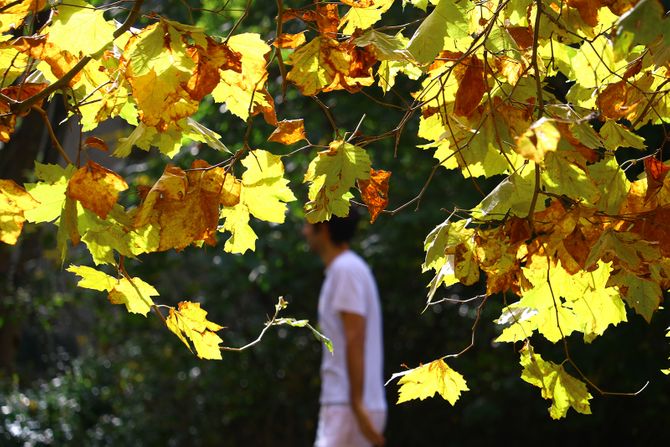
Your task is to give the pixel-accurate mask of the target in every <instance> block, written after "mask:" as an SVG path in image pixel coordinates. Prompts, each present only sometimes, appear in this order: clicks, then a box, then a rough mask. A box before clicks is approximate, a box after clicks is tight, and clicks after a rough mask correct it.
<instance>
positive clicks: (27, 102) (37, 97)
mask: <svg viewBox="0 0 670 447" xmlns="http://www.w3.org/2000/svg"><path fill="white" fill-rule="evenodd" d="M142 3H144V0H135V4H134V5H133V9H132V10H131V11H130V13H129V14H128V17H126V20H125V21H124V22H123V24H122V25H121V26H120V27H119V28H117V29H116V31H114V34H113V38H114V39H116V38H117V37H119V36H120V35H121V34H123V33H125V32H126V31H128V30H129V29H130V27H131V25H132V24H133V23H134V22H135V20H137V18H138V17H139V16H140V8H141V6H142ZM106 46H107V45H105V47H106ZM105 47H103V48H101V49H100V50H98V51H97V52H96V53H94V54H91V55H86V56H84V57H83V58H81V60H79V62H77V63H76V64H75V66H74V67H72V68H71V69H70V70H69V71H68V72H67V73H65V74H64V75H63V77H62V78H60V79H58V80H57V81H56V82H54V83H53V84H50V85H49V86H47V88H45V89H44V90H42V91H40V92H38V93H36V94H34V95H33V96H31V97H30V98H26V99H24V100H23V101H19V102H15V103H13V104H11V106H10V110H11V111H12V113H14V114H15V115H21V114H22V113H25V112H27V111H28V110H29V109H30V108H31V107H32V106H33V105H35V104H37V103H39V102H40V101H42V100H43V99H45V98H48V97H49V95H51V94H52V93H54V92H56V91H58V90H60V89H61V88H63V87H64V86H66V85H67V84H69V83H70V81H71V80H72V79H74V77H75V76H77V74H79V72H80V71H81V70H83V69H84V67H85V66H86V65H87V64H88V63H89V62H90V61H91V60H92V59H93V58H94V57H95V56H96V55H97V53H99V52H100V51H102V50H103V49H104V48H105Z"/></svg>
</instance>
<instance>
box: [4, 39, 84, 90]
mask: <svg viewBox="0 0 670 447" xmlns="http://www.w3.org/2000/svg"><path fill="white" fill-rule="evenodd" d="M47 39H48V38H47V36H46V35H43V36H31V37H19V38H18V39H16V41H15V42H14V48H15V49H16V50H17V51H20V52H22V53H26V54H28V55H30V57H32V58H35V59H38V60H41V61H44V62H46V63H47V64H48V65H49V67H50V68H51V71H52V72H53V74H54V76H56V77H57V78H62V77H63V76H64V75H65V74H66V73H67V72H68V71H70V69H71V68H72V67H74V66H75V65H76V64H77V62H79V59H77V58H76V57H75V56H74V55H73V54H72V53H70V52H69V51H67V50H64V49H62V48H59V47H57V46H55V45H54V44H52V43H51V42H48V40H47ZM81 73H82V72H79V73H77V74H76V75H75V76H74V77H73V78H72V80H71V81H70V83H69V85H70V86H74V85H75V84H76V83H77V82H78V81H79V79H80V78H81Z"/></svg>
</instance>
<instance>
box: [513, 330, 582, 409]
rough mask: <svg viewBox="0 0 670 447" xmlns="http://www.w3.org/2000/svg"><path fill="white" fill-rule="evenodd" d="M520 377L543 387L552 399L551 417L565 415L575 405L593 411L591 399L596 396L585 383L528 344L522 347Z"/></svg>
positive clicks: (545, 396) (547, 397)
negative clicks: (592, 394)
mask: <svg viewBox="0 0 670 447" xmlns="http://www.w3.org/2000/svg"><path fill="white" fill-rule="evenodd" d="M520 363H521V366H523V372H522V373H521V378H522V379H523V380H525V381H526V382H528V383H530V384H531V385H535V386H536V387H538V388H540V389H541V390H542V397H543V398H544V399H549V400H551V401H552V405H551V407H550V408H549V415H550V416H551V418H552V419H561V418H563V417H565V416H566V415H567V413H568V410H569V409H570V408H571V407H572V408H573V409H574V410H575V411H577V412H578V413H582V414H591V405H590V404H589V400H590V399H592V398H593V396H591V393H589V392H588V389H587V388H586V384H585V383H584V382H582V381H581V380H579V379H576V378H574V377H573V376H571V375H570V374H568V373H567V372H566V371H565V369H564V368H563V366H562V365H557V364H555V363H553V362H549V361H546V360H544V359H542V357H541V356H540V355H539V354H536V353H535V352H534V350H533V347H532V346H531V345H530V344H529V343H526V345H525V346H524V347H523V349H522V350H521V362H520Z"/></svg>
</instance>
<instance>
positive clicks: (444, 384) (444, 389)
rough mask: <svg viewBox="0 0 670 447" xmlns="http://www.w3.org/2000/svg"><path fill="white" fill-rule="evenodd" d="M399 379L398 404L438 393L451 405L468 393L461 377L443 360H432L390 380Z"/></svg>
mask: <svg viewBox="0 0 670 447" xmlns="http://www.w3.org/2000/svg"><path fill="white" fill-rule="evenodd" d="M397 377H400V380H399V381H398V384H399V385H401V386H400V389H399V390H398V393H399V396H398V402H396V403H398V404H401V403H403V402H407V401H409V400H412V399H420V400H424V399H426V398H427V397H433V396H434V395H435V393H439V394H440V396H442V398H443V399H445V400H446V401H447V402H449V403H450V404H451V405H454V404H456V401H457V400H458V399H459V398H460V396H461V392H463V391H469V388H468V385H467V383H466V382H465V379H463V376H462V375H460V374H459V373H457V372H456V371H454V370H453V369H451V368H450V367H449V365H447V364H446V363H445V362H444V360H442V359H439V360H434V361H432V362H430V363H427V364H425V365H422V366H419V367H417V368H414V369H411V370H409V371H405V372H402V373H396V374H394V375H393V376H392V377H391V380H393V379H395V378H397Z"/></svg>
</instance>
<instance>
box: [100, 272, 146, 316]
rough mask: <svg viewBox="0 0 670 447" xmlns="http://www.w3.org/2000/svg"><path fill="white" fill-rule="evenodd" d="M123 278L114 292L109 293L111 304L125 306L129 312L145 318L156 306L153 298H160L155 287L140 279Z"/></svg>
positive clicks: (114, 288) (113, 289)
mask: <svg viewBox="0 0 670 447" xmlns="http://www.w3.org/2000/svg"><path fill="white" fill-rule="evenodd" d="M131 279H132V281H129V280H128V279H127V278H121V279H120V280H119V282H118V284H116V285H115V286H114V287H113V288H112V290H110V291H109V302H110V303H112V304H124V305H125V306H126V309H128V312H130V313H134V314H142V315H144V316H145V317H146V316H147V313H149V311H150V310H151V306H153V305H154V302H153V300H152V299H151V297H152V296H158V292H157V291H156V289H154V288H153V286H151V285H149V284H147V283H146V282H144V281H142V280H141V279H140V278H131Z"/></svg>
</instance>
